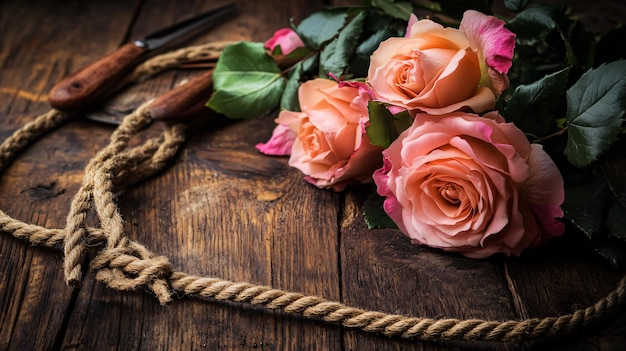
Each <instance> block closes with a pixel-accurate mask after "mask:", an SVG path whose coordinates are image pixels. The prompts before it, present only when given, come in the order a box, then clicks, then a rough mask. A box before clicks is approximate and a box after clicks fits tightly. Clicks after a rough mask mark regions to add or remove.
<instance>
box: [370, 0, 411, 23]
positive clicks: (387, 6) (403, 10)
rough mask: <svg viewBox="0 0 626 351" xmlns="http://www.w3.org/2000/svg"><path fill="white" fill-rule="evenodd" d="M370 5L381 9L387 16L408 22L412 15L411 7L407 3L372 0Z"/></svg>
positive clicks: (409, 3)
mask: <svg viewBox="0 0 626 351" xmlns="http://www.w3.org/2000/svg"><path fill="white" fill-rule="evenodd" d="M372 5H373V6H374V7H377V8H379V9H381V10H382V11H383V12H384V13H386V14H388V15H389V16H392V17H395V18H398V19H401V20H404V21H408V20H409V17H410V16H411V14H412V13H413V5H412V4H411V2H409V1H398V2H395V1H391V0H372Z"/></svg>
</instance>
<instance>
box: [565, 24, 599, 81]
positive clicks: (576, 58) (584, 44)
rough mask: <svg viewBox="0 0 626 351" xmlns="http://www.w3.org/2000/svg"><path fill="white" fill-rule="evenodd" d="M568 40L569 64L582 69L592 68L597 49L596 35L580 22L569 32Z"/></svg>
mask: <svg viewBox="0 0 626 351" xmlns="http://www.w3.org/2000/svg"><path fill="white" fill-rule="evenodd" d="M568 39H569V45H568V50H567V59H568V63H569V64H570V65H573V66H576V67H579V68H581V69H589V68H590V67H592V66H593V61H594V57H595V49H596V41H595V38H594V35H593V34H592V33H591V32H589V31H588V30H587V28H586V27H585V25H584V24H582V23H581V22H580V21H575V22H574V23H573V24H572V25H571V28H570V30H569V33H568Z"/></svg>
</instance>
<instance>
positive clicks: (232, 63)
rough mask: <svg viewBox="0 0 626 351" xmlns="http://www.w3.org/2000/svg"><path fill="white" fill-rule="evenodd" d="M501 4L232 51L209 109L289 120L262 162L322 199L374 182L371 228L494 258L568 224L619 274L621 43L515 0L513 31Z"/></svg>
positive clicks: (375, 5) (317, 26) (307, 25)
mask: <svg viewBox="0 0 626 351" xmlns="http://www.w3.org/2000/svg"><path fill="white" fill-rule="evenodd" d="M489 4H490V1H482V2H481V1H474V2H458V1H439V2H428V3H421V2H413V3H412V2H404V1H403V2H395V1H392V0H371V1H364V2H363V3H362V5H360V6H353V7H338V8H328V9H325V10H322V11H320V12H317V13H314V14H312V15H311V16H309V17H307V18H306V19H304V20H302V21H301V22H300V23H299V24H297V25H296V24H292V26H291V27H290V28H283V29H280V30H278V31H277V32H276V33H275V34H274V36H273V37H272V38H270V39H269V40H267V41H266V42H265V43H252V42H241V43H237V44H234V45H232V46H230V47H228V48H226V49H225V50H224V52H223V54H222V56H221V58H220V60H219V61H218V63H217V66H216V68H215V72H214V93H213V95H212V97H211V99H210V100H209V102H208V103H207V105H208V106H209V107H211V108H212V109H214V110H216V111H218V112H220V113H222V114H225V115H227V116H229V117H233V118H253V117H256V116H260V115H263V114H267V113H270V112H272V111H274V110H275V109H276V108H280V113H279V115H278V118H276V123H277V126H276V128H275V130H274V131H273V133H272V136H271V138H270V140H269V141H268V142H267V143H261V144H259V145H258V146H257V148H258V149H259V150H260V151H261V152H263V153H265V154H267V155H283V156H285V155H289V165H290V166H292V167H295V168H297V169H299V170H300V171H301V172H302V173H303V174H304V179H305V180H306V181H308V182H309V183H311V184H313V185H315V186H317V187H319V188H327V189H332V190H335V191H342V190H344V189H345V188H346V187H348V186H351V185H354V184H361V183H371V182H373V183H374V184H375V192H373V195H372V196H370V198H369V199H368V201H367V203H366V205H365V216H366V222H367V223H368V226H369V227H370V228H380V227H391V226H396V227H397V228H399V229H400V230H401V231H402V232H403V233H404V234H405V235H407V236H408V237H409V238H410V239H411V241H412V242H413V243H416V244H423V245H427V246H430V247H436V248H441V249H444V250H446V251H453V252H460V253H462V254H464V255H466V256H468V257H476V258H482V257H488V256H490V255H492V254H495V253H504V254H506V255H511V254H512V255H519V254H520V253H521V251H522V250H524V249H525V248H528V247H531V246H535V245H538V244H540V243H542V242H544V241H546V240H547V239H549V238H551V237H554V236H559V235H562V234H563V232H564V230H565V225H572V228H575V229H577V230H578V231H579V232H582V233H584V234H586V237H587V238H588V239H590V240H591V241H592V243H593V244H594V246H595V247H596V248H597V250H598V252H600V253H602V254H603V255H604V256H605V257H607V258H609V259H610V260H611V261H612V262H613V263H616V264H618V263H619V262H620V260H622V257H626V256H624V255H625V254H626V250H624V249H623V246H622V247H621V248H620V245H624V244H626V230H625V229H624V228H626V186H624V184H626V182H625V180H626V176H625V174H624V171H623V170H624V169H626V168H625V167H624V165H626V163H625V161H626V155H625V154H624V151H623V150H624V148H623V145H624V133H623V131H624V129H623V118H624V113H625V111H626V61H623V60H621V58H622V57H623V54H620V53H619V51H617V52H616V51H615V50H613V51H611V50H606V48H607V47H608V48H613V47H612V46H611V42H612V41H613V40H615V39H613V38H620V37H622V36H621V35H620V34H619V33H620V32H619V31H621V32H623V29H621V28H618V29H615V30H613V31H612V32H608V33H605V34H604V35H602V36H601V35H593V34H592V33H589V32H588V31H586V29H585V28H584V26H582V25H581V24H580V23H579V22H578V21H576V20H574V19H572V18H571V17H569V16H568V15H567V11H566V8H565V7H563V6H556V5H536V6H532V7H527V5H526V2H525V1H523V0H519V1H505V5H506V6H507V8H508V9H509V10H512V11H514V12H513V13H515V15H514V16H512V17H511V18H509V19H507V20H506V21H505V20H503V19H500V18H496V17H494V16H492V15H490V14H489V13H490V11H491V10H490V7H489ZM462 6H469V7H471V8H473V9H469V8H468V9H466V8H463V7H462ZM477 10H478V11H477ZM419 11H421V12H422V13H427V14H428V16H422V17H421V18H418V17H417V16H416V15H415V14H414V13H415V12H419ZM456 18H460V21H458V20H456ZM620 55H622V56H620ZM572 230H574V229H572ZM615 244H617V245H615Z"/></svg>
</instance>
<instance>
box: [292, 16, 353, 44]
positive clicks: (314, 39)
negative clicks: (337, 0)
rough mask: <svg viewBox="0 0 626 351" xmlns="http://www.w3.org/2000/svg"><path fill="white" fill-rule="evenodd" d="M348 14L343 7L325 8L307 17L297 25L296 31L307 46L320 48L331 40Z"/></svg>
mask: <svg viewBox="0 0 626 351" xmlns="http://www.w3.org/2000/svg"><path fill="white" fill-rule="evenodd" d="M347 16H348V14H347V13H346V12H345V11H343V10H341V9H325V10H322V11H319V12H315V13H313V14H312V15H310V16H309V17H307V18H305V19H304V20H302V22H300V24H299V25H298V26H297V27H296V32H297V33H298V35H299V36H300V38H301V39H302V41H304V43H305V44H306V46H308V47H309V48H311V49H313V50H319V49H320V48H321V47H322V46H323V45H324V44H326V43H327V42H329V41H331V40H332V39H333V38H334V37H335V36H336V35H337V33H338V32H339V30H340V29H341V28H342V27H343V26H344V23H345V21H346V18H347Z"/></svg>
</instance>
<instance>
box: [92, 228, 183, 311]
mask: <svg viewBox="0 0 626 351" xmlns="http://www.w3.org/2000/svg"><path fill="white" fill-rule="evenodd" d="M91 269H92V270H93V271H94V272H96V279H97V280H98V281H101V282H103V283H105V284H106V285H107V286H108V287H110V288H113V289H117V290H136V289H138V288H140V287H143V288H146V289H149V290H152V292H154V294H155V295H156V296H157V298H158V299H159V302H160V303H161V304H162V305H164V304H166V303H168V302H170V301H171V291H170V287H169V284H168V278H169V277H170V276H171V275H172V266H171V265H170V262H169V260H168V259H167V257H165V256H155V255H154V254H153V253H152V252H150V251H149V250H148V249H146V248H145V247H144V246H143V245H141V244H139V243H137V242H135V241H131V240H128V239H126V238H124V239H122V240H121V241H120V242H119V244H118V245H117V246H115V247H111V248H105V249H103V250H102V251H101V252H100V253H99V254H98V255H97V256H96V257H95V258H94V259H93V261H92V262H91Z"/></svg>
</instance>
